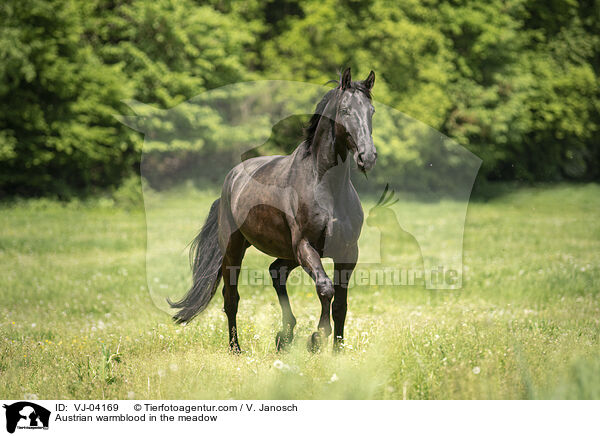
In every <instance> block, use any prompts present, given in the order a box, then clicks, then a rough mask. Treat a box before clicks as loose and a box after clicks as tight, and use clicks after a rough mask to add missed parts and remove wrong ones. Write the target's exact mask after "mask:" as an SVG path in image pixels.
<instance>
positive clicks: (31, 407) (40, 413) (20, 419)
mask: <svg viewBox="0 0 600 436" xmlns="http://www.w3.org/2000/svg"><path fill="white" fill-rule="evenodd" d="M3 407H4V408H5V409H6V431H8V432H9V433H14V432H15V430H16V429H17V428H19V429H44V430H47V429H48V425H49V423H50V411H49V410H48V409H46V408H44V407H42V406H39V405H37V404H35V403H30V402H29V401H19V402H17V403H13V404H10V405H7V404H5V405H4V406H3Z"/></svg>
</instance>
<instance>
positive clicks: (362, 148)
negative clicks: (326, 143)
mask: <svg viewBox="0 0 600 436" xmlns="http://www.w3.org/2000/svg"><path fill="white" fill-rule="evenodd" d="M374 84H375V73H374V72H373V71H371V72H370V73H369V76H368V77H367V78H366V79H365V80H362V81H358V82H352V78H351V75H350V68H346V71H344V73H343V74H342V80H341V81H340V86H339V93H340V96H339V98H338V103H337V111H336V115H335V135H336V137H337V138H343V139H345V141H344V142H345V144H346V147H347V148H348V151H349V152H350V153H352V155H353V156H354V161H355V162H356V165H358V168H359V169H360V170H361V171H363V172H365V173H366V172H367V171H369V170H370V169H371V168H373V167H374V166H375V161H376V160H377V150H375V145H374V144H373V136H372V133H373V124H372V119H373V114H374V113H375V109H374V108H373V104H372V103H371V89H373V85H374Z"/></svg>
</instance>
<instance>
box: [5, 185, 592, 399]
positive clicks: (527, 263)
mask: <svg viewBox="0 0 600 436" xmlns="http://www.w3.org/2000/svg"><path fill="white" fill-rule="evenodd" d="M215 196H216V194H215V192H197V191H193V190H180V191H174V192H171V193H168V194H160V195H159V194H154V195H152V196H151V197H147V200H148V204H149V205H151V206H152V207H151V208H150V209H151V210H150V211H149V215H148V219H149V221H148V232H149V233H148V234H149V237H148V240H146V221H145V216H144V213H143V211H142V210H141V209H140V208H133V209H131V208H130V209H127V208H120V207H118V206H117V205H115V204H113V203H112V201H111V200H101V201H100V200H98V201H93V202H89V203H85V202H84V203H69V204H66V205H65V204H60V203H57V202H53V201H49V200H37V201H34V200H32V201H24V202H17V203H14V204H9V205H4V206H2V208H1V209H0V226H1V230H0V271H1V275H0V277H1V282H0V293H1V301H2V305H1V307H0V398H14V399H16V398H24V397H28V398H31V397H32V396H37V397H38V398H40V399H47V398H80V399H84V398H93V399H96V398H98V399H99V398H154V399H157V398H169V399H175V398H299V399H303V398H306V399H311V398H322V399H325V398H360V399H403V398H406V399H521V398H523V399H526V398H596V399H600V377H599V376H598V374H600V341H599V333H600V295H599V294H600V220H598V212H600V187H599V186H597V185H587V186H555V187H548V188H543V189H542V188H538V189H533V188H532V189H521V190H518V191H515V192H514V193H511V194H508V195H504V196H502V197H499V198H496V199H494V200H492V201H489V202H472V203H471V204H470V205H469V208H468V213H467V221H466V226H465V233H464V265H465V267H466V268H465V274H464V282H463V288H462V289H460V290H452V291H428V290H425V289H423V288H422V287H416V286H412V287H406V286H405V287H394V286H388V287H384V286H380V287H368V286H354V287H352V288H351V289H350V297H349V313H348V317H347V321H346V338H347V339H346V348H345V350H344V351H343V352H342V353H340V354H333V353H332V352H331V347H329V348H328V349H326V350H324V351H323V352H322V353H319V354H316V355H311V354H309V353H308V352H307V351H306V347H305V343H306V339H307V337H308V335H309V334H310V333H311V332H312V331H313V329H314V328H315V326H316V323H317V318H318V315H319V303H318V299H317V297H316V294H315V291H314V288H313V287H312V286H300V285H294V286H291V287H290V289H289V291H290V298H291V302H292V307H293V309H294V313H295V314H296V317H297V318H298V326H297V328H296V339H295V342H294V343H293V344H292V346H291V349H290V350H289V351H288V352H285V353H277V352H276V351H275V342H274V337H275V333H276V331H277V330H278V329H279V324H280V317H281V315H280V310H279V305H278V303H277V298H276V294H275V292H274V290H273V289H272V288H271V287H270V286H268V285H263V284H258V285H255V286H242V287H241V288H240V294H241V301H240V309H239V315H238V325H239V329H240V341H241V345H242V348H243V349H244V350H245V353H244V354H242V355H239V356H236V355H230V354H229V353H228V352H227V350H226V343H227V337H226V335H227V333H226V319H225V316H224V314H223V313H222V312H221V311H220V308H221V307H222V297H221V296H220V292H219V293H218V294H217V296H216V297H215V299H214V300H213V302H212V303H211V305H210V306H209V309H208V310H207V311H206V312H205V313H204V314H202V315H201V316H199V317H198V318H197V319H196V320H195V321H194V322H192V323H191V324H189V325H188V326H185V327H182V326H177V325H173V324H172V323H171V321H170V318H169V316H168V314H167V313H165V312H164V311H163V310H161V309H164V308H165V307H166V306H165V304H164V299H163V297H164V296H165V295H171V296H178V295H180V294H181V293H182V292H183V291H184V289H185V286H186V284H187V283H188V280H189V268H188V266H187V263H186V253H185V250H184V248H185V247H184V245H185V244H184V243H183V242H185V241H189V239H191V237H192V236H193V231H194V230H196V229H197V228H198V227H199V225H200V224H201V223H200V221H201V219H202V218H203V216H204V215H205V214H206V212H207V210H208V207H209V205H210V202H211V201H212V200H213V199H214V198H215ZM365 203H366V206H368V205H369V201H366V202H365ZM371 204H372V202H371ZM432 207H438V209H437V210H438V211H441V213H442V215H443V211H444V210H450V209H452V208H453V207H454V206H453V205H452V204H451V203H448V204H442V205H437V206H436V205H424V204H423V205H420V204H416V203H406V204H404V205H403V209H402V210H414V211H416V212H415V213H414V214H413V216H414V220H416V222H417V224H419V223H418V220H419V217H420V216H421V214H426V213H427V211H428V210H429V211H434V210H435V209H428V208H432ZM445 208H446V209H445ZM365 209H366V210H368V207H365ZM165 229H166V230H165ZM173 235H174V236H173ZM369 237H371V238H372V237H373V236H369ZM363 242H364V241H363ZM366 242H367V244H366V246H367V247H368V246H369V244H370V242H372V241H368V240H367V241H366ZM146 244H148V253H149V255H148V264H147V265H146ZM442 245H443V244H442ZM269 262H270V259H269V258H267V257H266V256H263V255H261V254H260V253H258V252H256V251H255V250H249V252H248V254H247V259H246V261H245V265H247V266H249V267H250V268H251V269H258V270H260V271H263V270H265V269H266V267H267V265H268V264H269ZM146 268H147V269H146ZM328 268H330V265H329V266H328ZM146 273H148V274H146ZM294 274H297V275H298V276H300V275H301V274H304V273H301V272H300V271H296V272H295V273H294ZM146 275H148V278H149V280H148V283H149V284H150V285H151V286H150V289H151V290H149V289H148V283H147V280H146ZM278 361H281V363H280V362H278Z"/></svg>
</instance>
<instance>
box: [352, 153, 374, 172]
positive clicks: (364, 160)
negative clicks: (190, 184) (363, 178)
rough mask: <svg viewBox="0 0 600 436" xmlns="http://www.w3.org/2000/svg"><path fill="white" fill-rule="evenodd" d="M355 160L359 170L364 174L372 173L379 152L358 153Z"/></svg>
mask: <svg viewBox="0 0 600 436" xmlns="http://www.w3.org/2000/svg"><path fill="white" fill-rule="evenodd" d="M355 160H356V165H358V169H359V170H361V171H363V172H367V171H371V169H372V168H373V167H374V166H375V162H376V161H377V152H372V151H369V152H361V153H357V154H356V157H355Z"/></svg>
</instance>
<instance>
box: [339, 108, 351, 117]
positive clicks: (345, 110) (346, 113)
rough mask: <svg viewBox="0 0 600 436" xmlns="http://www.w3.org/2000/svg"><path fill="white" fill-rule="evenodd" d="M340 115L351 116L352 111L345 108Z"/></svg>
mask: <svg viewBox="0 0 600 436" xmlns="http://www.w3.org/2000/svg"><path fill="white" fill-rule="evenodd" d="M340 113H341V114H342V115H348V114H350V109H348V108H347V107H343V108H341V109H340Z"/></svg>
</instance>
